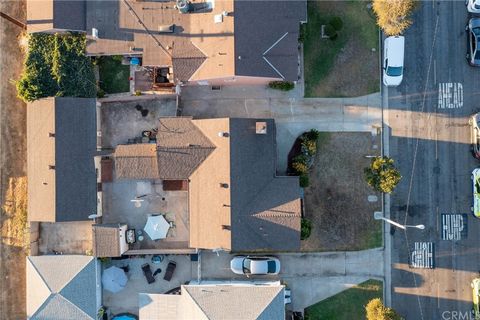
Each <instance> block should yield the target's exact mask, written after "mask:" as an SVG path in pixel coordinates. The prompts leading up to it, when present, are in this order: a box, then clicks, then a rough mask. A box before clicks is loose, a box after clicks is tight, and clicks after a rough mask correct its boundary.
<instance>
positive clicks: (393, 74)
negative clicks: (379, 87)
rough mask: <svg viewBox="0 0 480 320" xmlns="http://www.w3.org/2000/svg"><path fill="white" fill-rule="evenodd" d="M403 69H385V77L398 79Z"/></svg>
mask: <svg viewBox="0 0 480 320" xmlns="http://www.w3.org/2000/svg"><path fill="white" fill-rule="evenodd" d="M402 70H403V67H387V71H386V73H387V75H388V76H390V77H398V76H401V75H402Z"/></svg>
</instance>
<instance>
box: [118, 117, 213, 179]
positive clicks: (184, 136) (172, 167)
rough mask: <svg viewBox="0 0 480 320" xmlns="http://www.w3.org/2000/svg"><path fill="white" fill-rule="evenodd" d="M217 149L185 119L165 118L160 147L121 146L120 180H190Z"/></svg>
mask: <svg viewBox="0 0 480 320" xmlns="http://www.w3.org/2000/svg"><path fill="white" fill-rule="evenodd" d="M214 148H215V146H214V145H213V144H212V143H211V142H210V140H209V139H208V138H207V137H205V135H204V134H203V133H202V132H201V131H200V130H199V129H198V128H197V127H196V126H195V125H194V124H193V123H192V119H191V118H188V117H185V118H182V117H176V118H161V119H160V120H159V122H158V133H157V144H156V145H154V144H130V145H119V146H117V148H116V150H115V173H116V177H117V178H127V179H167V180H168V179H174V180H177V179H188V177H190V175H191V174H192V173H193V172H194V171H195V169H197V167H198V166H199V165H200V164H201V163H202V162H203V161H204V160H205V159H206V158H207V157H208V156H209V154H210V153H211V152H212V150H213V149H214Z"/></svg>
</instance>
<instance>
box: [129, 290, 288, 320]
mask: <svg viewBox="0 0 480 320" xmlns="http://www.w3.org/2000/svg"><path fill="white" fill-rule="evenodd" d="M284 291H285V287H284V286H283V285H280V284H277V285H256V284H237V285H232V284H227V285H223V284H212V285H182V286H181V294H180V295H173V294H172V295H169V294H147V293H140V294H139V307H140V312H139V316H140V320H189V319H199V320H237V319H242V320H254V319H256V320H274V319H278V320H283V319H285V304H284V301H285V300H284V298H285V292H284Z"/></svg>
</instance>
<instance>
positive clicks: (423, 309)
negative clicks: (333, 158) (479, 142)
mask: <svg viewBox="0 0 480 320" xmlns="http://www.w3.org/2000/svg"><path fill="white" fill-rule="evenodd" d="M468 18H469V15H468V14H467V11H466V8H465V4H464V2H463V1H434V2H432V1H424V2H419V3H418V8H417V9H416V11H415V14H414V16H413V20H414V24H413V25H412V26H411V27H410V28H409V30H408V31H407V32H406V33H405V71H404V79H403V82H402V84H401V85H400V86H398V87H396V88H388V111H387V113H386V118H385V120H386V121H387V122H388V125H389V126H390V128H391V136H390V148H389V149H390V156H391V157H393V158H394V159H395V160H396V164H397V165H398V167H399V169H400V171H401V173H402V176H403V179H402V181H401V183H400V184H399V186H398V187H397V190H396V191H395V192H394V193H393V195H392V197H391V218H392V219H394V220H396V221H399V222H401V223H405V224H409V225H416V224H424V225H426V229H425V230H418V229H407V232H404V231H403V230H399V229H398V230H396V232H395V233H394V234H393V235H392V247H391V249H392V255H391V257H392V306H393V307H394V308H395V309H396V310H397V311H398V312H399V313H400V314H401V315H402V316H404V317H405V318H406V319H415V320H416V319H419V320H420V319H421V320H423V319H426V320H427V319H428V320H430V319H445V320H453V319H474V318H471V316H470V312H471V309H472V290H471V288H470V282H471V280H472V279H473V278H475V277H477V276H479V270H480V255H479V253H480V249H479V240H480V220H479V219H477V218H475V217H474V216H473V215H472V214H471V206H472V198H473V196H472V182H471V178H470V177H471V172H472V170H473V169H474V168H476V167H480V163H479V162H478V161H477V160H475V159H474V158H473V157H472V154H471V152H470V145H469V142H470V131H469V125H468V117H469V116H470V115H471V114H473V113H475V112H477V111H478V110H479V109H480V99H479V94H480V68H473V67H470V66H469V65H468V64H467V62H466V59H465V55H466V48H467V37H466V32H465V25H466V24H467V21H468Z"/></svg>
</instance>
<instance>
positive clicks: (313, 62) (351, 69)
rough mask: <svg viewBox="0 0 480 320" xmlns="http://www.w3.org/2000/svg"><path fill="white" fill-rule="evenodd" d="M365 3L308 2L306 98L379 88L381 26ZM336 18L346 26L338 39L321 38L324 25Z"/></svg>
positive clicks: (355, 0)
mask: <svg viewBox="0 0 480 320" xmlns="http://www.w3.org/2000/svg"><path fill="white" fill-rule="evenodd" d="M366 6H367V2H366V1H361V0H353V1H308V23H307V24H306V25H304V26H302V27H303V30H302V33H303V37H304V64H305V66H304V70H305V96H306V97H316V96H332V97H344V96H358V95H362V94H367V93H371V92H375V91H378V87H379V85H378V83H379V75H378V73H379V70H378V28H377V26H376V23H375V19H374V18H373V16H372V13H371V12H370V11H369V10H368V9H367V7H366ZM333 17H340V18H341V19H342V21H343V28H342V29H341V30H340V31H339V32H338V37H337V39H336V40H333V41H332V40H330V39H322V38H321V26H322V25H327V24H328V23H329V21H330V20H331V19H332V18H333ZM372 48H375V49H376V52H372ZM339 53H342V55H343V56H342V59H341V62H336V61H337V58H338V55H339ZM366 62H367V63H366ZM335 64H336V67H335Z"/></svg>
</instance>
